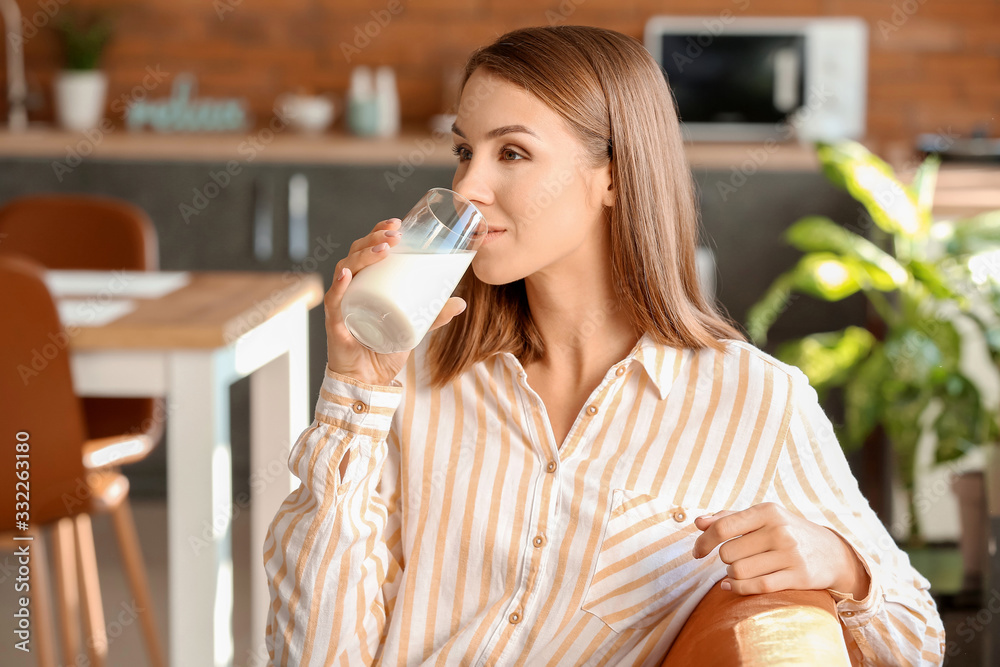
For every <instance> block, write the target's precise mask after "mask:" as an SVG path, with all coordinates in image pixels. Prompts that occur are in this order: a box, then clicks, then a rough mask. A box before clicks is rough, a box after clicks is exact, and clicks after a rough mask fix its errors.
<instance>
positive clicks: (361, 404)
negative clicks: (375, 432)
mask: <svg viewBox="0 0 1000 667" xmlns="http://www.w3.org/2000/svg"><path fill="white" fill-rule="evenodd" d="M367 410H368V406H367V405H365V404H364V402H363V401H357V402H356V403H355V404H354V411H355V412H357V413H358V414H361V413H362V412H365V411H367Z"/></svg>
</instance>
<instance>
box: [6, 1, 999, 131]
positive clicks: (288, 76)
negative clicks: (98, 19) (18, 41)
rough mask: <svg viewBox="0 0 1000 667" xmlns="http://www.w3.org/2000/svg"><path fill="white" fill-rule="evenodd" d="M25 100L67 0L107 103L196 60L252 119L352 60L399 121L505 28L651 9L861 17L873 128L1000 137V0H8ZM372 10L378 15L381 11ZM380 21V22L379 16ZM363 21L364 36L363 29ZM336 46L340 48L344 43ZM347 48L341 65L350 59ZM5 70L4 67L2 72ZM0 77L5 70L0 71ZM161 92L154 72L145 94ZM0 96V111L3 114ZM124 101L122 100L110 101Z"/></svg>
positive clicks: (54, 62) (46, 99)
mask: <svg viewBox="0 0 1000 667" xmlns="http://www.w3.org/2000/svg"><path fill="white" fill-rule="evenodd" d="M18 2H19V4H20V6H21V9H22V12H23V13H24V15H25V19H26V21H27V28H28V32H27V41H26V43H25V58H26V61H27V66H28V78H29V87H30V88H31V90H32V92H33V93H34V95H33V104H34V105H35V108H33V109H32V110H31V112H30V113H31V118H32V119H33V120H51V119H52V117H53V111H52V101H51V98H52V94H51V80H52V76H53V73H54V71H55V70H56V69H57V68H58V67H59V63H60V53H59V49H58V44H57V42H56V40H55V35H54V34H53V32H52V31H51V30H50V29H49V27H47V26H46V24H49V25H50V24H51V22H52V21H51V16H52V15H53V14H56V13H58V12H59V11H61V9H62V7H64V6H66V4H67V2H72V4H73V6H74V7H103V8H109V9H112V10H113V11H115V12H117V14H118V23H117V25H118V30H117V35H116V39H115V41H114V42H113V44H112V45H111V46H110V47H109V49H108V51H107V54H106V57H105V59H104V69H105V70H106V71H107V72H108V73H109V75H110V90H109V116H110V117H111V118H112V119H113V120H114V121H115V122H117V123H120V122H121V114H120V113H113V112H111V108H112V107H111V106H110V105H111V102H112V101H113V100H115V99H120V98H121V96H122V95H126V96H127V95H128V94H129V92H130V91H131V90H132V89H133V87H134V86H135V85H136V84H138V83H139V82H140V81H141V80H142V77H143V75H144V73H145V70H146V68H147V67H148V66H153V67H159V68H160V69H161V70H163V71H166V72H169V73H171V74H174V73H177V72H180V71H193V72H195V73H197V75H198V79H199V84H200V88H199V94H201V95H211V96H245V97H246V98H247V99H248V101H249V103H250V106H251V108H252V110H253V112H254V115H255V119H256V122H257V124H258V125H260V124H263V123H265V122H266V121H267V120H268V119H269V118H270V114H271V108H272V105H273V101H274V99H275V97H276V96H277V95H278V94H279V93H281V92H282V91H285V90H292V89H301V90H303V91H310V92H315V93H321V92H322V93H326V92H331V93H336V94H342V93H343V92H344V91H346V89H347V84H348V77H349V72H350V68H351V66H352V65H353V64H359V63H366V64H373V65H375V64H389V65H392V66H394V67H395V68H396V71H397V77H398V83H399V88H400V96H401V101H402V109H403V115H404V122H410V123H418V122H422V121H423V120H425V119H426V118H428V117H429V116H430V115H432V114H434V113H437V112H439V111H442V110H443V101H442V100H443V97H444V95H443V93H444V90H445V84H444V81H445V79H446V78H447V76H448V72H449V70H454V68H456V67H458V66H460V65H461V64H462V63H463V61H464V59H465V57H466V56H467V55H468V54H469V52H470V51H471V50H472V49H474V48H475V47H476V46H478V45H480V44H484V43H486V42H489V41H491V40H492V39H493V38H494V37H496V36H497V35H500V34H502V33H503V32H504V31H506V30H509V29H512V28H516V27H520V26H525V25H540V24H548V23H550V22H556V21H558V22H562V23H580V24H589V25H598V26H603V27H607V28H611V29H614V30H619V31H621V32H624V33H627V34H630V35H633V36H635V37H638V38H640V39H641V36H642V29H643V25H644V23H645V21H646V19H647V18H648V17H649V16H651V15H653V14H664V13H677V14H702V15H706V16H708V15H718V14H719V13H720V12H722V11H724V10H730V11H732V12H733V13H734V14H735V15H746V16H753V15H859V16H863V17H864V18H866V19H867V20H868V22H869V27H870V35H871V51H870V78H869V108H868V112H869V113H868V118H869V121H868V122H869V139H870V141H871V143H873V144H875V145H876V146H877V145H879V144H882V142H894V143H908V142H909V140H910V138H912V137H913V136H915V134H916V133H918V132H924V131H936V130H939V129H946V128H948V127H949V126H950V127H951V128H952V129H953V130H954V131H956V132H959V133H962V134H966V133H968V132H970V131H971V130H972V129H973V127H974V126H975V125H976V124H978V123H983V122H990V121H991V120H992V127H991V130H992V134H994V135H1000V119H998V118H997V116H998V110H1000V0H659V1H654V0H562V1H561V2H556V1H553V0H549V1H547V2H546V1H542V2H539V1H537V0H212V1H209V0H18ZM379 19H381V22H380V21H379ZM381 23H385V25H384V26H383V25H381ZM365 31H367V33H368V34H365ZM345 48H346V51H347V54H346V55H345ZM348 57H350V63H349V62H348ZM4 76H5V72H0V77H4ZM0 80H2V79H0ZM168 94H169V90H168V84H162V85H161V86H160V87H159V88H158V89H157V90H156V91H154V92H153V93H152V96H154V97H159V96H166V95H168ZM4 105H5V100H0V109H3V111H0V118H5V117H6V110H5V109H4ZM114 108H116V109H120V108H121V107H120V106H116V107H114Z"/></svg>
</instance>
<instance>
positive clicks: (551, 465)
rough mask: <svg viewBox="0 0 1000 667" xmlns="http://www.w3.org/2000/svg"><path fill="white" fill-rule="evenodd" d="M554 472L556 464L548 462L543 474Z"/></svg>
mask: <svg viewBox="0 0 1000 667" xmlns="http://www.w3.org/2000/svg"><path fill="white" fill-rule="evenodd" d="M555 471H556V462H555V461H549V464H548V465H547V466H545V472H555Z"/></svg>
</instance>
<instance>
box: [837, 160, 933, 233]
mask: <svg viewBox="0 0 1000 667" xmlns="http://www.w3.org/2000/svg"><path fill="white" fill-rule="evenodd" d="M817 152H818V156H819V159H820V162H821V164H823V167H824V172H825V173H826V174H827V175H828V176H829V175H830V173H831V172H832V173H834V174H835V177H834V179H833V180H834V182H835V183H837V184H838V185H840V184H843V187H844V188H845V189H846V190H847V191H848V192H849V193H850V194H851V196H852V197H854V198H855V199H857V200H858V201H859V202H861V204H862V205H864V207H865V209H866V210H867V211H868V214H869V215H870V216H871V218H872V221H873V222H874V223H875V224H876V225H878V226H879V227H880V228H881V229H883V230H885V231H886V232H889V233H890V234H896V235H900V236H903V237H905V238H914V237H918V236H922V235H925V234H926V233H927V231H928V229H929V228H930V223H931V219H930V216H929V214H928V212H926V211H923V210H921V209H920V207H919V206H918V203H917V200H916V197H915V196H914V194H913V193H912V192H911V191H910V189H909V188H907V187H906V186H904V185H903V184H902V183H900V182H899V180H898V179H897V178H896V176H895V174H894V173H893V170H892V168H891V167H890V166H889V165H888V164H886V163H885V162H884V161H882V160H881V159H879V158H878V157H876V156H875V155H873V154H872V153H871V152H870V151H869V150H868V149H867V148H865V147H864V146H862V145H861V144H859V143H857V142H853V141H846V142H840V143H837V144H833V145H830V144H824V145H823V147H821V148H820V149H819V150H818V151H817Z"/></svg>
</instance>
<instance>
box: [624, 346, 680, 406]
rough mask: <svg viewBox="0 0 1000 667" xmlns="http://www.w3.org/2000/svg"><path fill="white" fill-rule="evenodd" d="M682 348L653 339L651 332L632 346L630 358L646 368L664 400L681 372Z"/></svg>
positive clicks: (661, 398)
mask: <svg viewBox="0 0 1000 667" xmlns="http://www.w3.org/2000/svg"><path fill="white" fill-rule="evenodd" d="M683 354H684V350H683V349H682V348H676V347H670V346H669V345H665V344H663V343H658V342H656V341H655V340H653V337H652V336H650V334H649V332H646V333H644V334H643V335H642V338H640V339H639V342H637V343H636V344H635V347H634V348H632V352H631V353H630V354H629V356H628V358H633V359H635V360H636V361H638V362H639V363H640V364H642V367H643V368H644V369H646V374H647V375H648V376H649V379H650V380H652V381H653V384H654V385H656V390H657V392H659V394H660V400H661V401H662V400H663V399H664V398H666V397H667V394H668V393H669V392H670V387H672V386H673V384H674V380H676V379H677V376H678V375H679V374H680V362H681V361H682V359H683Z"/></svg>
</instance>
